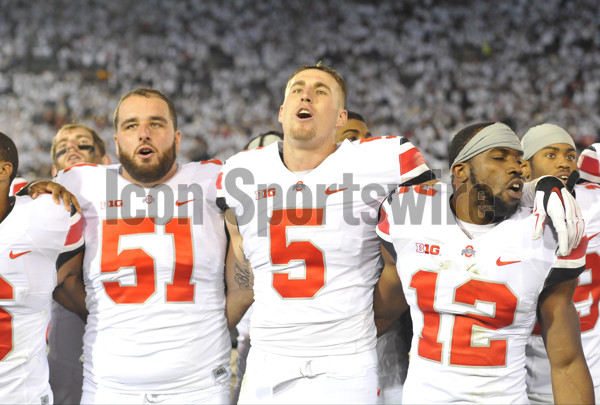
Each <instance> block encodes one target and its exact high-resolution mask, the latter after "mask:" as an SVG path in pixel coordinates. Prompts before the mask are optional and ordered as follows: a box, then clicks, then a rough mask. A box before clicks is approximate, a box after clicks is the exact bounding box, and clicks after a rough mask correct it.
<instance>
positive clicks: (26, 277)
mask: <svg viewBox="0 0 600 405" xmlns="http://www.w3.org/2000/svg"><path fill="white" fill-rule="evenodd" d="M82 248H83V238H82V236H81V217H80V215H79V214H77V213H76V212H74V213H73V214H72V215H69V213H68V212H67V211H66V210H65V208H64V206H63V205H62V204H55V203H54V201H52V197H50V196H49V195H42V196H39V197H38V198H37V199H35V200H32V199H31V198H30V197H15V205H14V208H13V209H12V211H11V212H10V214H8V216H7V217H6V218H5V219H4V221H2V222H1V223H0V398H1V402H2V403H6V404H34V403H36V404H43V403H49V402H48V401H51V400H52V397H51V392H50V384H49V383H48V361H47V359H46V329H47V328H48V322H49V321H50V304H51V302H52V292H53V291H54V288H55V287H56V272H57V270H58V268H59V267H60V266H61V265H62V264H64V263H65V262H66V261H67V260H68V259H70V258H71V257H73V256H74V255H75V254H76V253H77V252H79V251H80V250H81V249H82ZM44 401H46V402H44Z"/></svg>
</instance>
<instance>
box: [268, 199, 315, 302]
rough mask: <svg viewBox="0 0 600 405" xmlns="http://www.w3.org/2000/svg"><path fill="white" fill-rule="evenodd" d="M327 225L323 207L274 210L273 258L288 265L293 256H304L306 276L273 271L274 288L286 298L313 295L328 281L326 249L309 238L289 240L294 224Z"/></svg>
mask: <svg viewBox="0 0 600 405" xmlns="http://www.w3.org/2000/svg"><path fill="white" fill-rule="evenodd" d="M320 225H323V209H322V208H314V209H303V208H299V209H284V210H274V211H273V216H272V217H271V223H270V224H269V231H270V235H271V238H270V239H271V262H272V263H273V264H275V265H286V264H289V263H290V262H291V261H292V260H303V261H304V264H305V266H306V276H305V278H301V279H296V278H290V275H289V274H288V273H275V274H273V288H275V290H276V291H277V292H278V293H279V295H281V297H282V298H312V297H314V296H315V294H317V292H318V291H319V290H320V289H321V288H323V286H324V285H325V257H324V254H323V251H322V250H321V249H319V248H318V247H317V246H315V245H313V244H312V243H311V242H309V241H295V242H289V243H288V241H287V232H286V231H287V228H288V227H290V226H320Z"/></svg>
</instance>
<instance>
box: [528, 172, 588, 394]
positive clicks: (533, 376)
mask: <svg viewBox="0 0 600 405" xmlns="http://www.w3.org/2000/svg"><path fill="white" fill-rule="evenodd" d="M575 195H576V199H577V204H579V207H580V208H581V213H582V215H583V219H584V221H585V234H586V236H587V238H588V247H587V252H586V263H585V271H584V272H583V273H581V275H580V276H579V279H578V284H577V288H576V289H575V293H574V294H573V301H574V302H575V307H576V308H577V311H578V312H579V322H580V324H581V344H582V345H583V352H584V353H585V359H586V361H587V365H588V368H589V369H590V374H591V375H592V380H593V381H594V387H595V389H596V391H597V392H598V390H599V388H598V387H600V350H599V348H600V322H598V316H599V315H600V311H599V305H598V302H599V301H600V185H598V184H594V183H587V182H586V183H582V184H577V185H575ZM527 390H528V392H529V393H531V394H537V395H543V396H546V398H547V399H548V400H549V401H550V402H553V401H554V400H553V398H552V381H551V379H550V363H549V361H548V356H547V354H546V349H545V348H544V342H543V340H542V337H541V336H540V334H539V331H538V330H537V327H536V329H534V333H533V335H532V336H531V337H530V338H529V343H528V347H527ZM536 398H537V397H536Z"/></svg>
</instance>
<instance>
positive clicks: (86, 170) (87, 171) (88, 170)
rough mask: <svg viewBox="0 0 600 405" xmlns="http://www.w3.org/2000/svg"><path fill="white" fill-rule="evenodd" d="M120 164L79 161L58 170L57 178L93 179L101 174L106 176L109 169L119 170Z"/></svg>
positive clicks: (70, 179)
mask: <svg viewBox="0 0 600 405" xmlns="http://www.w3.org/2000/svg"><path fill="white" fill-rule="evenodd" d="M120 166H121V165H120V164H118V163H117V164H112V165H97V164H95V163H79V164H76V165H73V166H71V167H67V168H66V169H63V170H61V171H59V172H58V174H57V175H56V179H57V180H58V181H59V182H62V181H75V179H85V180H86V181H92V180H93V179H94V178H97V177H99V176H105V175H104V173H106V171H108V170H113V171H118V170H119V167H120Z"/></svg>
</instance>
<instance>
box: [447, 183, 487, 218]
mask: <svg viewBox="0 0 600 405" xmlns="http://www.w3.org/2000/svg"><path fill="white" fill-rule="evenodd" d="M450 206H451V207H452V210H453V211H454V215H456V218H458V219H460V220H461V221H463V222H468V223H470V224H475V225H488V224H491V223H492V222H494V219H495V215H494V207H490V206H488V205H482V204H481V201H479V200H477V193H466V192H462V190H460V189H459V190H455V191H454V194H453V195H452V199H451V200H450Z"/></svg>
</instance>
